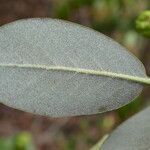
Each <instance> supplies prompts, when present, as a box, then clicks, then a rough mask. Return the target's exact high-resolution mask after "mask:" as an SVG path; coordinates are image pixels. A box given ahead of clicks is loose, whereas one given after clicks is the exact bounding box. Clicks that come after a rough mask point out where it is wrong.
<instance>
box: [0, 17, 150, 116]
mask: <svg viewBox="0 0 150 150" xmlns="http://www.w3.org/2000/svg"><path fill="white" fill-rule="evenodd" d="M144 83H145V84H150V79H148V78H147V76H146V74H145V69H144V67H143V65H142V63H141V62H140V61H138V59H137V58H135V57H134V56H133V55H132V54H130V53H129V52H128V51H126V50H125V48H123V47H122V46H120V45H119V44H117V43H116V42H114V41H113V40H111V39H110V38H108V37H106V36H104V35H103V34H100V33H98V32H96V31H94V30H92V29H89V28H86V27H82V26H80V25H76V24H73V23H69V22H65V21H61V20H55V19H26V20H20V21H16V22H14V23H10V24H8V25H5V26H2V27H1V28H0V101H1V102H2V103H3V104H5V105H8V106H11V107H13V108H17V109H20V110H24V111H27V112H32V113H36V114H40V115H48V116H50V117H62V116H76V115H90V114H97V113H100V112H106V111H109V110H113V109H117V108H119V107H121V106H123V105H125V104H127V103H129V102H130V101H131V100H132V99H134V98H135V97H137V96H138V95H139V94H140V92H141V90H142V89H143V85H142V84H144Z"/></svg>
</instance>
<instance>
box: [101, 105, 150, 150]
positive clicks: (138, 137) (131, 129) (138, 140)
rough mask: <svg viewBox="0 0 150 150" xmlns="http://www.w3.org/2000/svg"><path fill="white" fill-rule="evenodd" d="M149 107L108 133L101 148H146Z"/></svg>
mask: <svg viewBox="0 0 150 150" xmlns="http://www.w3.org/2000/svg"><path fill="white" fill-rule="evenodd" d="M149 116H150V107H148V108H147V109H145V110H144V111H141V112H140V113H138V114H136V115H135V116H133V117H131V118H130V119H129V120H127V121H126V122H125V123H123V124H122V125H120V126H119V127H118V128H117V129H116V130H114V131H113V132H112V134H110V135H109V137H108V138H107V139H106V140H105V142H104V143H103V145H102V147H101V150H148V149H149V148H150V117H149Z"/></svg>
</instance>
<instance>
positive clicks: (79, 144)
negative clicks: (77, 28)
mask: <svg viewBox="0 0 150 150" xmlns="http://www.w3.org/2000/svg"><path fill="white" fill-rule="evenodd" d="M147 9H150V1H149V0H132V1H131V0H0V26H1V25H4V24H6V23H9V22H12V21H15V20H18V19H22V18H31V17H51V18H60V19H64V20H69V21H72V22H75V23H79V24H82V25H85V26H88V27H91V28H93V29H95V30H97V31H99V32H102V33H104V34H105V35H108V36H109V37H111V38H113V39H115V40H116V41H118V42H119V43H121V44H122V45H124V46H125V47H127V48H128V49H129V50H130V51H131V52H132V53H133V54H135V55H136V56H137V57H138V58H139V59H140V60H141V61H142V62H143V64H144V66H145V67H146V71H147V74H148V75H149V76H150V40H149V39H148V38H144V37H142V36H141V35H140V34H139V33H138V32H136V30H135V20H136V18H137V16H138V15H139V14H140V13H141V12H143V11H144V10H147ZM149 19H150V18H149ZM149 103H150V88H149V87H145V88H144V90H143V93H142V94H141V96H140V97H138V98H137V99H136V100H134V101H133V102H132V103H130V104H129V105H127V106H125V107H123V108H121V109H119V110H115V111H111V112H108V113H104V114H99V115H93V116H82V117H73V118H62V119H52V118H48V117H41V116H37V115H32V114H29V113H25V112H21V111H18V110H14V109H12V108H8V107H6V106H4V105H2V104H0V150H83V149H84V150H88V149H89V148H91V147H92V146H93V145H94V144H96V143H97V142H98V141H99V140H100V139H101V138H102V137H103V136H104V135H105V134H107V133H110V132H111V131H112V130H113V129H115V128H116V127H117V126H118V125H119V124H120V123H122V122H123V121H124V120H126V119H127V118H129V117H130V116H132V115H133V114H135V113H136V112H138V111H140V110H141V109H142V108H143V107H145V106H147V105H149Z"/></svg>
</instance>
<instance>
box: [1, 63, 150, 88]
mask: <svg viewBox="0 0 150 150" xmlns="http://www.w3.org/2000/svg"><path fill="white" fill-rule="evenodd" d="M0 67H12V68H27V69H28V68H31V69H42V70H48V71H66V72H76V73H80V74H87V75H95V76H106V77H110V78H119V79H124V80H128V81H133V82H137V83H141V84H147V85H150V78H149V77H147V78H146V77H145V78H144V77H138V76H132V75H126V74H120V73H114V72H109V71H98V70H88V69H81V68H72V67H64V66H45V65H31V64H0Z"/></svg>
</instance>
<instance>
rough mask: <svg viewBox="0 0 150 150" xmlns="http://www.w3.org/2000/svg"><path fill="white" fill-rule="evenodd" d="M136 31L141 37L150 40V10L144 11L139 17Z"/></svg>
mask: <svg viewBox="0 0 150 150" xmlns="http://www.w3.org/2000/svg"><path fill="white" fill-rule="evenodd" d="M136 29H137V31H138V32H139V33H140V34H141V35H143V36H145V37H148V38H150V10H146V11H143V12H142V13H141V14H140V15H139V16H138V18H137V19H136Z"/></svg>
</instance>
